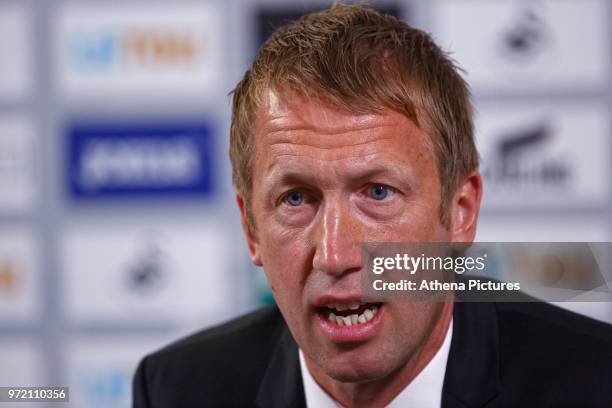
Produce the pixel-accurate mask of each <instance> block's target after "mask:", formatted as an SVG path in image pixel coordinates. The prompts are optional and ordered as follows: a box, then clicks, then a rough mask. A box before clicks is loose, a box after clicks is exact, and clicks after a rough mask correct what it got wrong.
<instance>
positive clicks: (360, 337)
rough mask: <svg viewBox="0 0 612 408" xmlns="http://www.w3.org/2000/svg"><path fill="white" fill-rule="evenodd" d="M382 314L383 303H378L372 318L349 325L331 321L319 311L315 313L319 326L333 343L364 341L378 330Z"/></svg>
mask: <svg viewBox="0 0 612 408" xmlns="http://www.w3.org/2000/svg"><path fill="white" fill-rule="evenodd" d="M384 314H385V305H384V304H383V305H380V307H379V308H378V312H377V313H376V315H375V316H374V317H373V318H372V320H370V321H368V322H365V323H360V324H354V325H351V326H340V325H337V324H335V323H332V322H331V321H330V320H329V319H328V318H327V317H325V316H323V315H322V314H321V313H316V316H317V319H318V325H319V327H320V328H321V330H322V331H323V333H325V335H326V336H327V338H329V340H331V341H332V342H334V343H352V342H362V341H366V340H368V339H370V338H372V337H374V336H375V335H376V333H378V331H379V330H380V327H381V325H382V319H383V316H384Z"/></svg>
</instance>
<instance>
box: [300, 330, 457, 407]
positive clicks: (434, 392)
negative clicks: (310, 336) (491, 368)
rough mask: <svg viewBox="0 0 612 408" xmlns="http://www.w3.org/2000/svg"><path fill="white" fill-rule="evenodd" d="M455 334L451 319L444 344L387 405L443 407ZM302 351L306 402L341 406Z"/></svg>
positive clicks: (321, 405) (320, 405)
mask: <svg viewBox="0 0 612 408" xmlns="http://www.w3.org/2000/svg"><path fill="white" fill-rule="evenodd" d="M452 337H453V321H452V319H451V321H450V324H449V326H448V330H447V331H446V336H445V337H444V341H443V342H442V346H441V347H440V348H439V349H438V351H437V352H436V354H435V355H434V357H433V358H432V359H431V361H430V362H429V364H427V366H425V368H424V369H423V370H422V371H421V372H420V373H419V374H417V376H416V377H415V378H414V380H412V382H411V383H410V384H408V385H407V386H406V388H404V389H403V390H402V392H400V393H399V394H398V395H397V396H396V397H395V399H394V400H393V401H391V403H390V404H389V405H387V408H400V407H423V408H440V406H441V405H442V386H443V385H444V375H445V374H446V363H447V362H448V354H449V352H450V344H451V338H452ZM299 355H300V370H301V371H302V381H303V384H304V395H305V397H306V406H307V407H308V408H342V406H341V405H340V404H338V403H337V402H336V401H335V400H334V399H333V398H331V397H330V396H329V394H327V392H325V391H324V390H323V388H321V386H320V385H319V384H318V383H317V382H316V381H315V379H314V378H313V377H312V375H311V374H310V371H308V367H306V362H305V361H304V354H303V353H302V350H301V349H300V350H299Z"/></svg>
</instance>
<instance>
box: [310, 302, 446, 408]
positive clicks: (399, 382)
mask: <svg viewBox="0 0 612 408" xmlns="http://www.w3.org/2000/svg"><path fill="white" fill-rule="evenodd" d="M452 313H453V301H452V300H451V301H447V302H445V303H444V306H443V308H442V311H441V313H440V316H439V318H438V320H437V322H436V323H435V325H434V327H433V329H432V331H431V333H430V335H429V336H428V337H427V338H426V339H425V340H424V341H423V343H422V345H421V346H420V347H419V348H418V349H417V350H415V352H414V353H413V354H412V356H411V357H410V358H409V359H408V361H407V362H406V364H404V365H403V366H402V367H400V368H399V369H398V370H396V371H394V372H393V373H391V374H389V375H388V376H386V377H384V378H381V379H377V380H374V381H368V382H357V383H346V382H340V381H337V380H335V379H334V378H332V377H330V376H328V375H327V374H325V373H324V372H323V370H321V369H320V368H319V367H318V366H317V365H316V364H314V363H313V362H311V361H310V359H308V358H306V356H304V357H305V358H304V360H305V361H306V367H307V368H308V371H309V372H310V374H311V375H312V377H313V378H314V379H315V381H316V382H317V383H318V384H319V385H320V386H321V387H322V388H323V389H324V390H325V391H326V392H327V393H328V394H329V395H330V396H331V397H332V398H333V399H334V400H336V401H337V402H338V403H340V404H341V405H342V406H343V407H346V408H361V407H384V406H387V405H388V404H389V403H390V402H391V401H393V399H394V398H395V397H397V395H399V394H400V393H401V392H402V390H403V389H404V388H406V387H407V386H408V385H409V384H410V383H411V382H412V380H414V379H415V378H416V376H417V375H418V374H419V373H420V372H421V371H423V369H424V368H425V367H426V366H427V364H429V362H430V361H431V360H432V359H433V358H434V356H435V355H436V353H437V352H438V350H439V349H440V347H441V346H442V343H443V342H444V337H445V336H446V332H447V331H448V326H449V324H450V321H451V317H452Z"/></svg>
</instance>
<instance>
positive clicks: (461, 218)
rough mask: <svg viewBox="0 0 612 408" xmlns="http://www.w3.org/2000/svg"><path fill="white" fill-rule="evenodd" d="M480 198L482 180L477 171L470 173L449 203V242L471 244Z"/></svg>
mask: <svg viewBox="0 0 612 408" xmlns="http://www.w3.org/2000/svg"><path fill="white" fill-rule="evenodd" d="M481 198H482V178H481V177H480V173H478V171H473V172H471V173H470V174H469V175H468V176H467V177H466V178H465V179H464V180H463V182H462V183H461V184H460V185H459V186H458V187H457V189H456V190H455V193H454V195H453V201H452V202H451V206H450V207H451V208H450V211H451V212H450V216H451V230H450V233H451V241H453V242H472V241H474V237H475V236H476V224H477V221H478V212H479V211H480V200H481Z"/></svg>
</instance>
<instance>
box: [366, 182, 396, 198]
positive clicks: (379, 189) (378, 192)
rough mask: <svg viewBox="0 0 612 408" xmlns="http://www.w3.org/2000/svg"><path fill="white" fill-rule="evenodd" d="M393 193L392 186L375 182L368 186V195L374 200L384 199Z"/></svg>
mask: <svg viewBox="0 0 612 408" xmlns="http://www.w3.org/2000/svg"><path fill="white" fill-rule="evenodd" d="M390 193H391V188H390V187H387V186H385V185H383V184H373V185H371V186H369V187H368V196H369V197H370V198H373V199H374V200H379V201H380V200H384V199H385V198H387V197H388V196H389V194H390Z"/></svg>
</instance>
